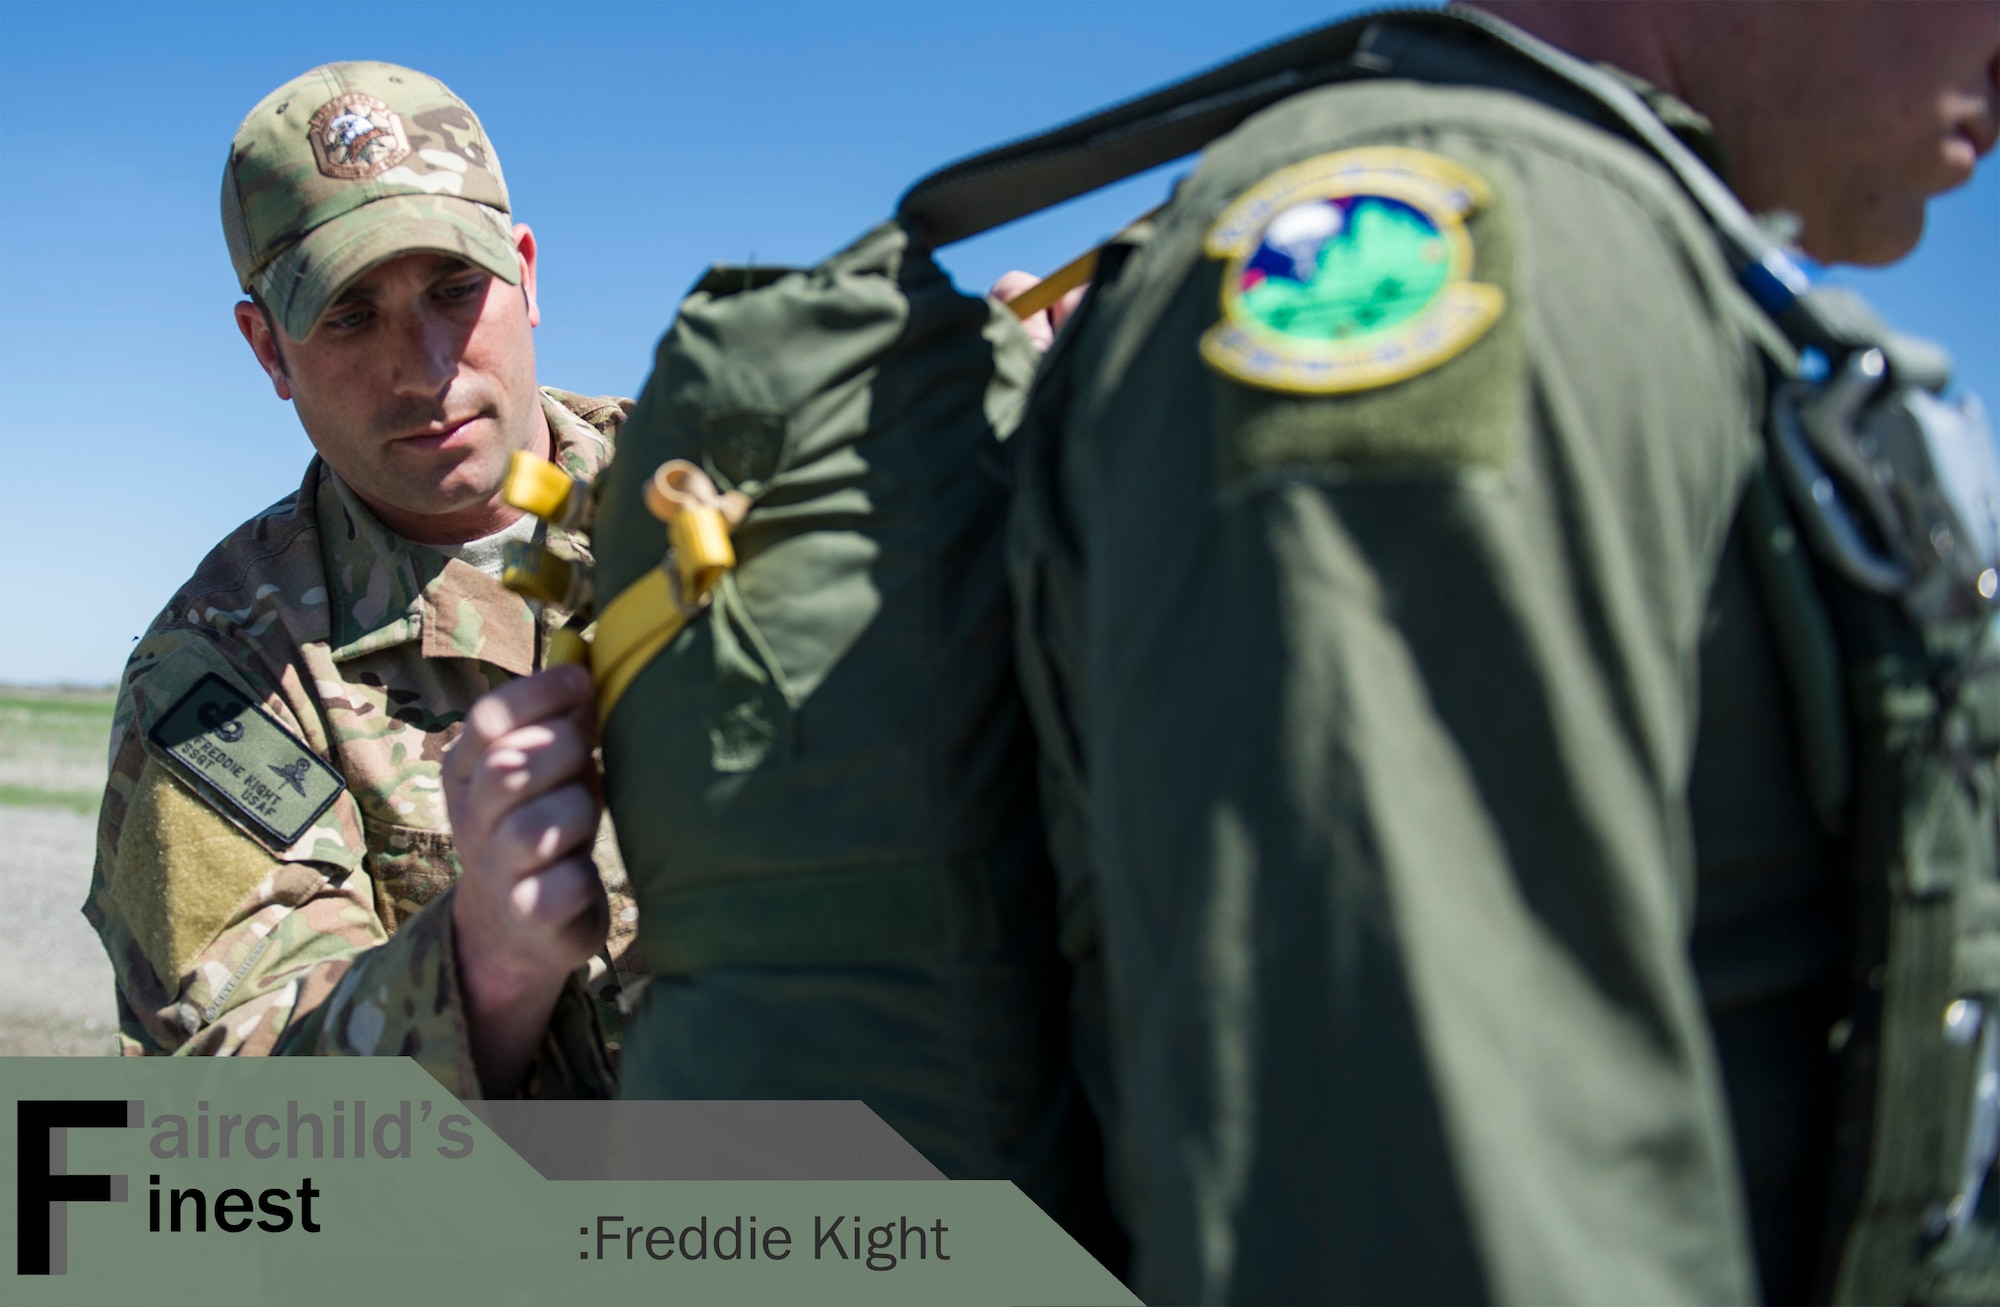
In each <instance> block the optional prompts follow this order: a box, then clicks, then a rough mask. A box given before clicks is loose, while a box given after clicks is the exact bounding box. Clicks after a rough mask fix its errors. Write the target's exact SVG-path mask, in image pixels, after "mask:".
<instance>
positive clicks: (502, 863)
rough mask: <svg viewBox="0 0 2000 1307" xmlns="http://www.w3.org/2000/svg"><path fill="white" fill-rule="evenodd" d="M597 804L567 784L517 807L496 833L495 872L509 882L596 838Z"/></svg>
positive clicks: (585, 792)
mask: <svg viewBox="0 0 2000 1307" xmlns="http://www.w3.org/2000/svg"><path fill="white" fill-rule="evenodd" d="M597 820H598V816H597V801H596V800H595V799H593V798H592V797H591V793H590V791H589V790H588V789H586V788H584V787H583V786H582V785H579V784H574V783H572V784H569V785H564V786H562V787H561V788H559V789H554V790H551V791H549V792H548V793H547V794H544V795H541V796H539V797H537V798H533V799H530V800H528V801H527V802H526V803H523V804H521V805H520V806H519V807H516V808H515V809H514V810H513V811H512V812H509V813H508V814H507V815H506V816H505V817H503V818H501V820H500V823H499V825H498V826H496V827H495V828H494V830H493V840H492V847H491V850H490V856H491V858H492V862H493V870H494V871H495V872H497V873H499V874H500V875H501V876H502V877H504V878H506V879H509V880H511V879H513V878H515V877H518V876H521V875H523V874H524V873H527V872H532V871H534V870H536V869H537V868H540V867H545V866H547V865H548V864H550V863H552V862H555V861H556V860H558V859H559V858H561V857H562V855H563V854H565V853H569V852H572V851H573V850H576V849H580V848H583V847H585V846H587V845H588V844H589V843H590V841H591V840H592V839H594V838H595V837H596V835H597Z"/></svg>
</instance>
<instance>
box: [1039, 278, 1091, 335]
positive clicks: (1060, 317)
mask: <svg viewBox="0 0 2000 1307" xmlns="http://www.w3.org/2000/svg"><path fill="white" fill-rule="evenodd" d="M1089 289H1090V283H1088V282H1085V283H1084V284H1083V285H1081V286H1078V287H1077V288H1076V289H1075V290H1072V291H1068V292H1066V293H1065V294H1064V295H1063V297H1062V298H1061V299H1059V300H1057V301H1056V302H1055V303H1053V304H1051V305H1049V307H1048V315H1049V326H1050V328H1051V329H1052V330H1055V331H1060V330H1061V329H1062V324H1063V323H1065V322H1067V321H1069V315H1070V314H1072V313H1074V312H1076V306H1077V305H1079V304H1081V303H1083V293H1084V292H1085V291H1087V290H1089Z"/></svg>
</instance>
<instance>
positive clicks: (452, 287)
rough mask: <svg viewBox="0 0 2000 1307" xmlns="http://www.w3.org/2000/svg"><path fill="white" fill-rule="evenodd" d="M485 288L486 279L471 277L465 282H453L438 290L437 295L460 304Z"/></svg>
mask: <svg viewBox="0 0 2000 1307" xmlns="http://www.w3.org/2000/svg"><path fill="white" fill-rule="evenodd" d="M485 288H486V278H484V277H471V278H468V279H466V280H465V281H454V282H450V283H448V284H446V285H444V286H440V287H439V288H438V294H439V296H441V297H442V298H444V299H446V300H450V301H453V302H462V301H465V300H469V299H472V298H473V297H474V296H476V295H478V294H479V292H480V291H482V290H484V289H485Z"/></svg>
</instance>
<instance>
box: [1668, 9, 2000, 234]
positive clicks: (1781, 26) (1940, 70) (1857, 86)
mask: <svg viewBox="0 0 2000 1307" xmlns="http://www.w3.org/2000/svg"><path fill="white" fill-rule="evenodd" d="M1709 14H1710V17H1711V19H1712V21H1711V22H1710V23H1708V24H1705V25H1704V27H1705V28H1706V30H1705V31H1703V32H1702V33H1701V34H1700V37H1701V41H1702V43H1703V44H1708V45H1710V48H1711V49H1715V48H1718V47H1719V48H1721V49H1724V50H1733V51H1734V52H1735V55H1734V57H1731V58H1727V59H1724V60H1718V61H1715V63H1716V66H1717V67H1718V71H1717V72H1716V73H1714V74H1712V75H1711V76H1712V81H1713V82H1715V83H1720V82H1722V81H1723V80H1724V79H1725V78H1726V81H1727V83H1728V84H1726V85H1725V84H1712V85H1710V86H1709V87H1706V88H1699V87H1690V88H1689V89H1690V90H1691V91H1696V92H1697V95H1696V97H1695V98H1696V103H1697V105H1698V107H1703V108H1704V109H1707V111H1708V112H1709V113H1710V114H1711V116H1712V117H1713V118H1714V119H1715V122H1716V127H1717V129H1718V130H1719V131H1720V132H1721V134H1722V138H1723V143H1724V147H1725V149H1726V150H1727V151H1728V153H1729V156H1730V163H1731V166H1732V171H1733V173H1734V177H1733V180H1734V181H1735V184H1736V186H1737V189H1738V190H1739V192H1741V193H1742V195H1743V198H1744V199H1745V201H1747V202H1748V203H1749V204H1750V205H1751V207H1752V208H1758V209H1770V208H1783V209H1789V210H1791V211H1792V212H1794V213H1796V214H1797V215H1798V216H1799V217H1800V218H1801V219H1802V220H1803V221H1804V231H1803V233H1802V236H1801V241H1802V243H1803V245H1804V246H1805V248H1806V251H1807V252H1808V253H1810V254H1811V255H1813V256H1814V257H1815V258H1817V259H1820V260H1821V261H1823V262H1848V263H1866V264H1880V263H1889V262H1893V261H1894V260H1896V259H1898V258H1901V257H1902V256H1903V255H1905V254H1907V253H1909V251H1910V250H1911V249H1912V248H1913V247H1914V246H1915V245H1916V243H1917V240H1918V238H1919V237H1921V236H1922V235H1923V230H1924V203H1925V201H1926V200H1928V199H1929V198H1930V197H1931V196H1933V195H1937V194H1939V193H1941V192H1944V191H1948V190H1951V189H1952V188H1954V187H1957V186H1961V185H1963V184H1965V183H1966V182H1967V181H1969V180H1971V177H1972V171H1973V165H1974V164H1975V163H1976V162H1977V161H1978V160H1979V158H1980V156H1982V155H1984V154H1986V153H1987V152H1988V151H1990V150H1992V148H1993V146H1994V141H1995V137H1996V135H2000V2H1996V0H1924V2H1923V3H1910V2H1908V0H1904V2H1901V3H1890V2H1889V0H1874V2H1873V3H1866V4H1837V5H1808V4H1771V3H1763V4H1731V3H1719V4H1715V5H1713V6H1711V7H1710V9H1709ZM1697 58H1699V56H1697ZM1721 68H1727V69H1728V71H1727V72H1726V74H1725V73H1723V72H1721V71H1720V69H1721ZM1704 99H1712V100H1713V101H1714V104H1715V107H1714V108H1708V106H1706V105H1703V104H1702V103H1701V101H1702V100H1704Z"/></svg>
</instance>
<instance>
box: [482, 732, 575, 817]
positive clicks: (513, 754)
mask: <svg viewBox="0 0 2000 1307" xmlns="http://www.w3.org/2000/svg"><path fill="white" fill-rule="evenodd" d="M589 763H590V744H589V742H588V741H586V740H585V739H584V738H583V736H582V735H581V734H580V733H579V732H578V731H577V730H576V729H575V727H574V726H573V725H571V724H570V723H569V722H567V721H566V720H560V719H559V720H558V721H557V722H555V723H536V724H535V725H532V726H523V727H522V728H521V729H519V730H517V731H510V732H509V733H508V734H506V735H503V736H501V737H500V738H499V739H498V740H496V741H495V742H494V743H493V744H492V745H491V746H490V747H489V748H488V749H487V750H486V754H485V756H484V757H483V758H481V759H480V760H479V763H478V766H477V767H476V768H475V769H474V771H473V773H472V775H471V777H470V778H469V782H468V784H467V785H466V788H465V796H466V799H467V800H468V802H467V803H466V805H465V812H466V815H467V817H468V818H469V819H471V820H473V821H475V822H476V821H478V820H480V818H481V816H484V817H485V819H486V820H487V821H488V822H498V821H500V820H502V819H503V817H504V814H505V813H506V811H507V809H509V808H515V807H519V806H520V805H521V804H522V803H524V802H526V801H527V800H529V799H532V798H534V797H536V796H537V795H540V794H546V793H548V792H549V791H550V790H553V789H555V788H556V787H557V786H558V785H561V784H564V783H565V782H568V781H575V780H585V779H587V771H588V767H589Z"/></svg>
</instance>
